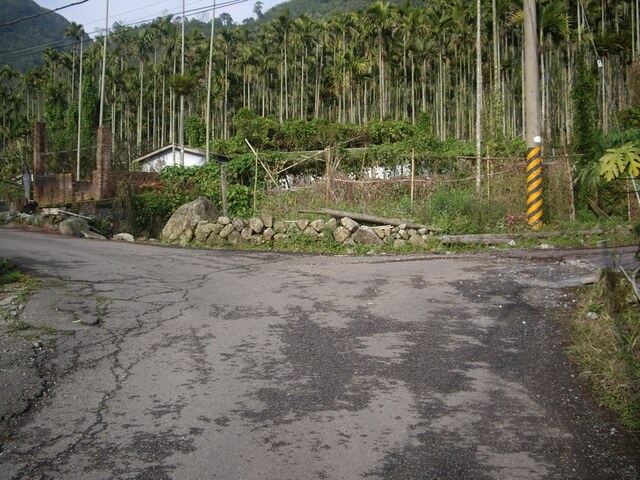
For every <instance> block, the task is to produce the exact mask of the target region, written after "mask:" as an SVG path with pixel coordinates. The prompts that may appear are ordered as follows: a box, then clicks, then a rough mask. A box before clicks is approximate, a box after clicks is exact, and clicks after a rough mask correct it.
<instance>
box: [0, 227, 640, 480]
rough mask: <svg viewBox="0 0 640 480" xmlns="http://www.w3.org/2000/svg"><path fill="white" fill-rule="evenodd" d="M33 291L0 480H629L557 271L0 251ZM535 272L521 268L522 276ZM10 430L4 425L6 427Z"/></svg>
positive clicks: (36, 248) (631, 452) (525, 260)
mask: <svg viewBox="0 0 640 480" xmlns="http://www.w3.org/2000/svg"><path fill="white" fill-rule="evenodd" d="M1 256H7V257H10V258H12V259H13V260H14V261H15V262H17V263H18V264H19V265H20V266H21V267H22V268H24V269H26V270H27V271H28V272H29V273H31V274H33V275H34V276H37V277H38V278H43V279H45V283H44V285H43V286H42V287H40V288H39V290H38V292H36V293H35V294H34V295H33V296H32V298H31V299H30V301H29V302H28V304H27V307H26V308H25V309H24V311H23V312H22V313H21V315H20V319H21V320H22V321H24V322H27V323H29V324H30V325H33V326H42V327H49V330H48V331H50V332H51V333H48V334H47V335H46V336H44V337H43V339H42V344H43V345H44V346H43V347H42V348H44V349H45V351H46V358H44V359H42V360H41V366H40V369H39V372H40V375H41V377H42V378H41V381H42V382H44V383H45V384H46V385H45V386H44V387H43V388H42V390H41V393H40V394H39V395H36V396H35V397H34V398H33V401H32V402H31V404H30V407H29V408H28V409H27V411H26V412H24V413H21V414H16V415H15V418H12V419H11V435H10V436H9V437H8V438H7V439H6V440H5V441H4V443H3V444H2V445H1V446H0V471H2V472H3V473H2V478H7V479H40V480H44V479H58V478H64V479H156V480H157V479H202V478H220V479H238V480H241V479H242V480H247V479H274V480H275V479H278V480H284V479H312V478H318V479H354V478H371V479H461V478H464V479H610V478H616V479H637V478H640V453H639V452H640V442H639V441H638V439H637V438H635V437H633V436H631V435H630V434H628V433H625V432H624V431H623V430H622V429H621V428H620V427H619V426H618V425H617V423H616V421H615V419H614V418H613V417H612V416H611V415H610V414H608V413H607V412H605V411H603V410H601V409H599V408H598V407H597V406H596V404H595V402H594V400H593V399H592V398H591V397H590V395H589V393H588V389H587V388H586V386H585V385H584V384H583V383H582V382H581V381H580V380H579V379H578V378H577V377H576V375H575V371H574V370H573V368H572V366H571V365H570V363H569V361H568V359H567V357H566V355H565V353H564V347H565V343H566V331H565V329H566V319H567V316H568V315H570V314H571V311H572V308H573V301H572V295H571V291H570V290H567V289H566V288H563V287H564V286H565V285H566V284H567V281H568V280H571V279H575V278H576V277H580V276H584V275H586V274H589V273H591V272H592V271H593V268H592V267H591V266H590V265H589V264H587V263H582V262H576V261H570V262H565V261H563V258H562V254H556V256H555V257H554V256H551V257H549V256H547V257H544V258H534V256H530V257H529V256H527V255H526V254H519V255H510V254H495V255H490V254H482V255H468V256H397V257H396V256H386V257H385V256H378V257H366V258H359V257H329V256H313V255H288V254H282V253H273V252H248V251H230V250H194V249H178V248H168V247H160V246H149V245H137V244H126V243H116V242H100V241H91V240H85V239H69V238H65V237H59V236H51V235H46V234H37V233H29V232H20V231H14V230H6V229H3V230H0V257H1ZM537 256H540V255H538V254H537V255H536V257H537ZM18 413H20V412H18Z"/></svg>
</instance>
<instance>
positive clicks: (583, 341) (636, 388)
mask: <svg viewBox="0 0 640 480" xmlns="http://www.w3.org/2000/svg"><path fill="white" fill-rule="evenodd" d="M632 297H633V293H632V289H631V286H630V285H629V284H628V282H626V280H624V277H623V276H622V275H621V274H618V273H615V272H604V273H603V275H602V277H601V278H600V280H599V282H598V283H597V284H596V286H595V287H593V288H592V289H590V290H588V291H586V292H585V293H584V294H583V297H582V301H581V304H582V305H584V307H583V308H582V309H581V310H580V311H578V312H577V315H576V317H575V318H574V319H573V321H572V330H573V335H572V342H571V346H570V347H569V352H570V354H571V356H572V358H573V359H574V360H575V362H576V364H577V365H578V367H579V369H580V371H581V376H582V377H583V378H585V379H587V380H588V381H589V382H590V383H591V385H592V386H593V388H594V390H595V392H596V395H597V396H598V399H599V401H600V403H601V405H603V406H605V407H607V408H610V409H612V410H613V411H615V412H616V413H617V414H618V415H620V418H621V420H622V422H623V423H624V425H626V426H627V427H628V428H629V429H630V430H632V431H636V432H638V431H640V306H639V305H638V303H636V302H635V301H631V299H632ZM589 312H594V313H597V318H595V316H593V315H590V316H587V313H589ZM589 317H591V318H589Z"/></svg>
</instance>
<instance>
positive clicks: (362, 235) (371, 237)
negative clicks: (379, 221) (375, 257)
mask: <svg viewBox="0 0 640 480" xmlns="http://www.w3.org/2000/svg"><path fill="white" fill-rule="evenodd" d="M351 238H352V239H353V241H354V242H356V243H357V244H358V245H376V246H382V245H383V242H382V240H380V237H378V235H377V234H376V232H375V231H374V230H373V229H372V228H369V227H365V226H362V227H360V228H358V230H356V231H355V233H354V234H353V235H352V236H351Z"/></svg>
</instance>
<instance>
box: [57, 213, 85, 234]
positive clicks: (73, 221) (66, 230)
mask: <svg viewBox="0 0 640 480" xmlns="http://www.w3.org/2000/svg"><path fill="white" fill-rule="evenodd" d="M58 230H59V231H60V233H61V234H62V235H67V236H68V237H83V236H84V235H83V234H82V232H88V231H89V230H90V228H89V224H88V223H87V221H86V220H85V219H84V218H79V217H73V218H68V219H66V220H64V221H62V222H60V225H59V226H58Z"/></svg>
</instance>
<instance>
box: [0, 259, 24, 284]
mask: <svg viewBox="0 0 640 480" xmlns="http://www.w3.org/2000/svg"><path fill="white" fill-rule="evenodd" d="M24 278H25V275H24V274H23V273H21V272H20V271H18V269H17V268H16V267H15V266H14V265H12V264H11V263H10V262H9V260H8V259H7V258H0V285H9V284H13V283H18V282H21V281H23V280H24Z"/></svg>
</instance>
